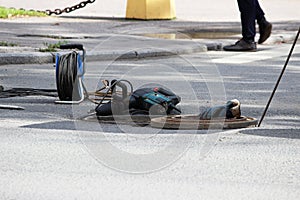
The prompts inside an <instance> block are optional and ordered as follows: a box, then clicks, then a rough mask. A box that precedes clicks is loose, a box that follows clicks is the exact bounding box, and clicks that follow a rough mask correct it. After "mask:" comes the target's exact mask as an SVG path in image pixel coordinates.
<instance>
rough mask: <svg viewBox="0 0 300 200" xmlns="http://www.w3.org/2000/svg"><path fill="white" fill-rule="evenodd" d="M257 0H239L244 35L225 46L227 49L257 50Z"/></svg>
mask: <svg viewBox="0 0 300 200" xmlns="http://www.w3.org/2000/svg"><path fill="white" fill-rule="evenodd" d="M255 1H257V0H237V2H238V5H239V10H240V12H241V23H242V36H243V38H242V39H241V40H239V41H238V42H237V43H235V44H234V45H228V46H224V47H223V49H224V50H225V51H256V43H255V42H254V38H255V34H256V30H255V20H256V6H255V5H256V4H255Z"/></svg>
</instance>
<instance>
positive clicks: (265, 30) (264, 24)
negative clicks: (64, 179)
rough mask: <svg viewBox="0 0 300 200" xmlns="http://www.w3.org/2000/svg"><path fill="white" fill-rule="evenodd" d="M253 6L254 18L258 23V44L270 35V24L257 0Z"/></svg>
mask: <svg viewBox="0 0 300 200" xmlns="http://www.w3.org/2000/svg"><path fill="white" fill-rule="evenodd" d="M255 7H256V20H257V23H258V25H259V34H260V36H259V40H258V44H262V43H263V42H265V41H266V40H267V39H268V38H269V37H270V35H271V32H272V24H271V23H270V22H268V21H267V20H266V18H265V13H264V11H263V10H262V9H261V7H260V5H259V2H258V0H255Z"/></svg>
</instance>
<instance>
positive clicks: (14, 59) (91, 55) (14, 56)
mask: <svg viewBox="0 0 300 200" xmlns="http://www.w3.org/2000/svg"><path fill="white" fill-rule="evenodd" d="M295 36H296V34H294V33H285V34H274V35H272V36H271V37H270V38H269V39H268V40H267V41H266V43H265V44H269V45H270V44H278V43H287V42H290V41H293V40H294V39H295ZM228 43H229V41H228V40H227V41H223V42H213V41H211V40H207V43H204V44H200V43H197V42H195V43H193V45H191V44H190V43H187V45H182V46H180V47H175V48H171V49H168V50H164V49H158V48H153V49H152V48H145V49H143V48H141V49H137V50H133V51H122V50H119V51H118V50H104V51H101V52H100V51H92V52H87V56H86V59H87V61H104V60H115V59H141V58H147V57H161V56H175V55H181V54H191V53H200V52H206V51H211V50H217V51H218V50H222V47H223V46H224V45H226V44H228ZM7 48H9V47H7ZM56 53H57V52H53V53H49V52H46V53H42V52H17V53H0V65H10V64H43V63H54V61H55V54H56Z"/></svg>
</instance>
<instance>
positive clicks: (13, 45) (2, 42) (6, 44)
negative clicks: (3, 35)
mask: <svg viewBox="0 0 300 200" xmlns="http://www.w3.org/2000/svg"><path fill="white" fill-rule="evenodd" d="M0 46H2V47H15V46H18V45H17V44H15V43H11V42H5V41H0Z"/></svg>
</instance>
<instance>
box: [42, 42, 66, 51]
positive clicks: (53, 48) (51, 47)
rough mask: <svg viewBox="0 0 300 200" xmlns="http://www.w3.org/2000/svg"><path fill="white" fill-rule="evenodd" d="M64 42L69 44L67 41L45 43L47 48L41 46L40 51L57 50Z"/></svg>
mask: <svg viewBox="0 0 300 200" xmlns="http://www.w3.org/2000/svg"><path fill="white" fill-rule="evenodd" d="M62 44H68V42H67V41H59V42H57V43H54V44H49V43H47V42H45V43H44V45H45V46H46V47H45V48H40V49H39V51H40V52H56V51H57V49H58V48H59V46H60V45H62Z"/></svg>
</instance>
